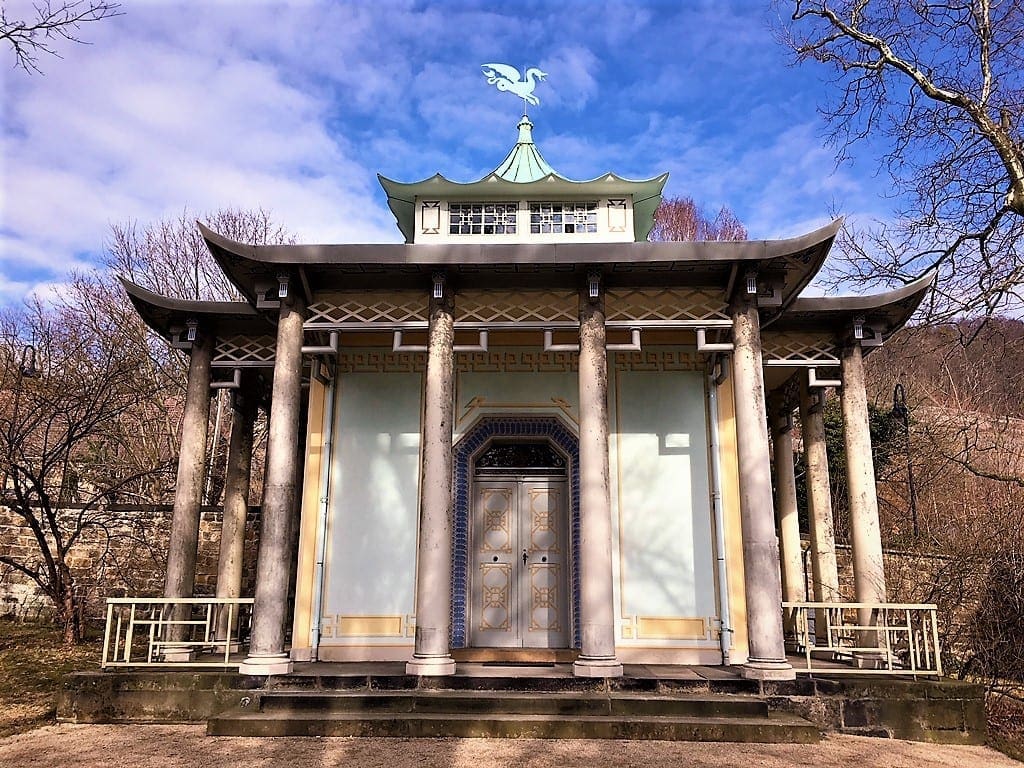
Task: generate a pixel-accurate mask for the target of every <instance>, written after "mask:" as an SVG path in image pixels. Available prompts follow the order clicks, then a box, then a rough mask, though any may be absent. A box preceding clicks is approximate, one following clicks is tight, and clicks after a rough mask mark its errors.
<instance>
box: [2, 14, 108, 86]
mask: <svg viewBox="0 0 1024 768" xmlns="http://www.w3.org/2000/svg"><path fill="white" fill-rule="evenodd" d="M31 9H32V15H31V16H28V17H26V18H13V17H12V15H11V9H10V8H9V7H8V6H7V5H6V4H4V5H0V40H3V41H6V42H7V43H9V44H10V46H11V50H12V52H13V53H14V66H15V67H20V68H21V69H23V70H25V71H26V72H29V73H32V72H37V73H41V72H42V70H41V69H40V68H39V62H38V59H39V56H40V55H41V54H45V55H48V56H56V57H57V58H61V55H60V54H59V53H58V52H57V49H56V47H55V45H54V44H55V43H56V42H58V41H60V40H68V41H70V42H73V43H81V44H85V45H88V43H87V42H86V41H85V40H83V39H82V38H81V37H80V36H79V34H80V33H79V30H80V29H81V28H82V25H83V24H88V23H90V22H94V21H101V20H102V19H109V18H111V17H113V16H122V15H124V14H123V12H122V11H121V10H120V9H121V4H120V3H113V2H106V0H69V1H68V2H61V3H54V2H52V1H51V0H41V1H40V2H34V3H32V4H31ZM26 10H27V9H26Z"/></svg>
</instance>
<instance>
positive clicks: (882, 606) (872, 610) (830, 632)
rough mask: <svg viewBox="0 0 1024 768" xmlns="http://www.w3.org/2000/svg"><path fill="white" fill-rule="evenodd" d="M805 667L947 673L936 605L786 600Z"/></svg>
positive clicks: (853, 671) (814, 669)
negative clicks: (943, 666) (941, 646)
mask: <svg viewBox="0 0 1024 768" xmlns="http://www.w3.org/2000/svg"><path fill="white" fill-rule="evenodd" d="M782 608H783V610H784V611H785V613H786V615H787V621H786V624H787V627H791V628H792V629H791V631H795V633H796V638H797V643H798V646H799V647H798V650H799V651H800V653H801V654H802V655H803V657H804V660H805V664H806V666H805V668H804V669H798V670H797V671H798V672H813V673H817V674H825V675H842V674H858V675H915V676H917V675H924V676H937V677H941V676H942V653H941V648H940V647H939V627H938V622H937V618H936V611H937V606H936V605H934V604H931V603H813V602H806V603H805V602H784V603H783V604H782Z"/></svg>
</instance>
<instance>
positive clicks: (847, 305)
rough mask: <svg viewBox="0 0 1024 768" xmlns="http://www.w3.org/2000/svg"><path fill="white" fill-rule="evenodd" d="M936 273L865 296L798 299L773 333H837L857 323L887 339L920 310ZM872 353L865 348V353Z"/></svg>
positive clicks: (932, 271)
mask: <svg viewBox="0 0 1024 768" xmlns="http://www.w3.org/2000/svg"><path fill="white" fill-rule="evenodd" d="M937 275H938V270H936V269H930V270H928V271H927V272H926V273H925V274H923V275H921V277H919V278H917V279H916V280H913V281H911V282H909V283H907V284H906V285H902V286H900V287H899V288H895V289H893V290H891V291H886V292H884V293H874V294H869V295H867V296H808V297H806V298H797V299H796V300H795V301H794V302H793V303H792V304H791V305H790V307H789V309H788V310H787V311H786V312H785V314H783V315H782V316H780V317H779V318H778V320H777V321H776V322H775V323H774V324H773V325H772V330H774V331H799V330H802V329H805V328H819V329H822V330H831V331H835V332H837V333H838V332H840V331H842V330H844V329H849V328H850V327H852V324H853V322H854V321H855V320H856V319H858V318H859V319H860V320H861V321H862V322H863V323H864V325H865V326H866V327H868V328H870V329H871V330H873V331H874V332H875V333H877V334H878V335H879V336H880V337H881V338H882V339H888V338H889V337H890V336H891V335H892V334H893V333H895V332H896V331H898V330H899V329H900V328H902V327H903V326H904V325H906V324H907V322H908V321H909V320H910V318H911V316H913V314H914V312H916V311H917V308H918V307H919V306H921V302H922V301H924V297H925V296H926V295H927V293H928V289H929V288H931V287H932V285H933V284H934V283H935V278H936V276H937ZM870 349H872V347H868V348H867V349H865V351H868V350H870Z"/></svg>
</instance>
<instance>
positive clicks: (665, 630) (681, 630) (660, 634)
mask: <svg viewBox="0 0 1024 768" xmlns="http://www.w3.org/2000/svg"><path fill="white" fill-rule="evenodd" d="M636 636H637V639H638V640H705V639H707V636H708V632H707V622H706V620H705V619H704V618H701V617H690V616H673V617H657V616H637V618H636Z"/></svg>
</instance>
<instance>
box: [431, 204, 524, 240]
mask: <svg viewBox="0 0 1024 768" xmlns="http://www.w3.org/2000/svg"><path fill="white" fill-rule="evenodd" d="M518 210H519V204H518V203H449V204H448V234H451V235H514V234H515V233H516V214H517V212H518Z"/></svg>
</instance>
